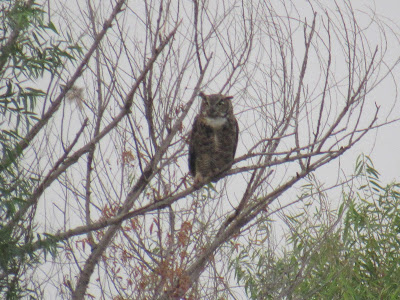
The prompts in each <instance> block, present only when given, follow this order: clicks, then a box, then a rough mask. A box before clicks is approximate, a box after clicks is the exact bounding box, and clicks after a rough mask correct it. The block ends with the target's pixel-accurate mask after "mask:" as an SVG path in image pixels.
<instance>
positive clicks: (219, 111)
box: [199, 92, 233, 118]
mask: <svg viewBox="0 0 400 300" xmlns="http://www.w3.org/2000/svg"><path fill="white" fill-rule="evenodd" d="M199 96H200V97H201V98H202V99H203V100H202V102H201V108H200V113H201V114H202V115H203V116H205V117H208V118H226V117H228V115H231V114H233V107H232V102H231V99H232V98H233V97H232V96H224V95H221V94H213V95H206V94H204V93H203V92H200V93H199Z"/></svg>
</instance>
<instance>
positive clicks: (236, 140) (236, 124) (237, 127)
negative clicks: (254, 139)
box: [233, 118, 239, 158]
mask: <svg viewBox="0 0 400 300" xmlns="http://www.w3.org/2000/svg"><path fill="white" fill-rule="evenodd" d="M233 120H234V126H235V130H236V133H235V141H234V145H233V158H235V154H236V148H237V145H238V141H239V124H238V121H237V120H236V118H234V119H233Z"/></svg>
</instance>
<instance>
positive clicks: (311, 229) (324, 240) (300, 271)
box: [232, 156, 400, 299]
mask: <svg viewBox="0 0 400 300" xmlns="http://www.w3.org/2000/svg"><path fill="white" fill-rule="evenodd" d="M355 174H356V179H357V180H358V181H359V188H358V189H357V190H352V189H350V190H348V191H347V193H345V192H343V203H342V205H341V207H340V209H339V210H338V211H337V212H336V215H335V217H336V219H337V220H338V221H339V220H342V221H341V222H337V223H335V224H334V225H333V226H326V225H324V223H323V222H322V221H319V222H318V223H311V222H310V220H307V219H306V217H304V215H301V216H296V217H294V218H292V219H291V220H292V222H295V223H296V225H297V226H298V230H297V231H296V232H293V233H292V234H291V236H290V238H289V241H290V244H289V246H287V247H286V248H285V249H284V250H283V254H282V255H278V254H277V252H276V251H273V250H267V251H266V250H265V249H257V250H254V249H253V250H250V249H246V250H244V251H242V253H241V255H240V256H239V257H238V258H237V259H236V261H235V262H233V263H232V267H234V268H235V274H236V279H237V280H238V282H241V283H244V286H245V289H246V293H247V295H248V296H249V297H250V298H252V299H278V298H279V299H398V297H399V295H400V287H399V286H398V278H399V276H400V253H399V251H398V249H399V243H400V236H399V233H400V217H399V215H400V208H399V205H400V183H391V184H388V185H386V186H384V185H383V184H382V183H381V182H380V180H379V173H378V171H376V170H375V168H374V166H373V163H372V161H371V160H370V159H369V158H368V157H365V156H360V157H359V158H358V159H357V162H356V169H355ZM342 213H343V218H341V214H342ZM317 214H320V212H317ZM313 217H315V216H313ZM316 228H317V229H318V230H317V231H315V229H316Z"/></svg>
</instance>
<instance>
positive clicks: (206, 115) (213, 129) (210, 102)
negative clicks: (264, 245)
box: [189, 92, 239, 184]
mask: <svg viewBox="0 0 400 300" xmlns="http://www.w3.org/2000/svg"><path fill="white" fill-rule="evenodd" d="M199 96H200V97H201V98H202V103H201V108H200V113H199V114H198V115H197V116H196V118H195V119H194V123H193V128H192V132H191V135H190V143H189V171H190V173H191V174H192V176H193V177H194V182H195V184H197V183H199V182H203V181H208V180H212V181H213V182H215V181H217V180H218V178H217V177H218V176H219V175H220V174H221V173H223V172H225V171H227V170H229V169H230V168H231V167H232V163H233V159H234V157H235V152H236V147H237V143H238V134H239V127H238V123H237V121H236V119H235V116H234V114H233V107H232V102H231V99H232V98H233V97H231V96H223V95H221V94H214V95H205V94H204V93H203V92H200V94H199Z"/></svg>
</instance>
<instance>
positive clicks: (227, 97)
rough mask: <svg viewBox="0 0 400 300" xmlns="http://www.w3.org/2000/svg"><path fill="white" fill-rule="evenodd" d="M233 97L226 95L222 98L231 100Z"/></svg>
mask: <svg viewBox="0 0 400 300" xmlns="http://www.w3.org/2000/svg"><path fill="white" fill-rule="evenodd" d="M232 99H233V96H226V97H225V98H224V100H232Z"/></svg>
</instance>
